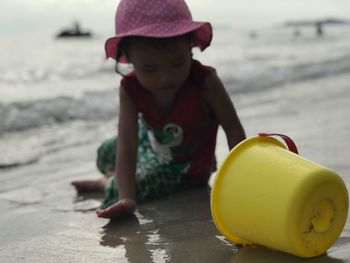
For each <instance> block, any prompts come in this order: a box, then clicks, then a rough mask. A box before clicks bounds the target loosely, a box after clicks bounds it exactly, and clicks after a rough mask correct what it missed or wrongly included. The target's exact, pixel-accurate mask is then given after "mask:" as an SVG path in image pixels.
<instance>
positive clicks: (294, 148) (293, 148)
mask: <svg viewBox="0 0 350 263" xmlns="http://www.w3.org/2000/svg"><path fill="white" fill-rule="evenodd" d="M258 135H259V136H262V137H270V136H278V137H281V138H282V139H283V140H284V142H285V143H286V144H287V147H288V150H289V151H291V152H293V153H296V154H299V152H298V148H297V146H296V145H295V143H294V142H293V140H292V139H291V138H289V137H288V136H287V135H284V134H280V133H265V132H260V133H258Z"/></svg>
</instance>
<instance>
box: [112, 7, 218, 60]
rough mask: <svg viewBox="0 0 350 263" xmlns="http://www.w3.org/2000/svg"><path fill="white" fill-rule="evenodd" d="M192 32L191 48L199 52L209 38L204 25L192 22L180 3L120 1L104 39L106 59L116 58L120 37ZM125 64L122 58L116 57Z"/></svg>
mask: <svg viewBox="0 0 350 263" xmlns="http://www.w3.org/2000/svg"><path fill="white" fill-rule="evenodd" d="M190 32H192V33H193V35H192V47H199V48H200V49H201V50H202V51H203V50H204V49H205V48H206V47H208V46H209V45H210V42H211V40H212V37H213V32H212V27H211V25H210V23H208V22H196V21H193V20H192V15H191V12H190V10H189V9H188V6H187V4H186V3H185V2H184V0H121V1H120V3H119V6H118V8H117V11H116V14H115V34H116V35H115V36H114V37H111V38H109V39H107V41H106V43H105V52H106V57H107V58H113V59H116V55H117V51H118V48H119V43H120V41H121V39H122V38H123V37H127V36H141V37H154V38H167V37H175V36H180V35H184V34H186V33H190ZM119 62H122V63H126V62H127V59H126V57H125V56H122V57H121V58H120V61H119Z"/></svg>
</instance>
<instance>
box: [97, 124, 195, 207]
mask: <svg viewBox="0 0 350 263" xmlns="http://www.w3.org/2000/svg"><path fill="white" fill-rule="evenodd" d="M116 149H117V137H112V138H110V139H108V140H106V141H104V142H103V143H102V144H101V146H100V147H99V148H98V150H97V161H96V164H97V168H98V169H99V171H100V172H101V173H103V174H104V175H106V176H108V175H110V174H115V171H116V170H117V169H118V167H116V165H115V160H116ZM189 166H190V163H174V162H164V161H162V158H159V156H158V155H157V153H156V152H155V151H154V150H153V148H152V146H151V143H150V141H149V139H148V135H147V131H146V128H145V127H144V125H143V123H142V122H140V123H139V145H138V149H137V157H136V175H135V178H136V179H135V190H136V200H137V202H138V203H142V202H145V201H148V200H152V199H155V198H158V197H161V196H165V195H167V194H170V193H173V192H176V191H179V190H184V189H186V188H187V187H188V184H187V182H186V176H185V172H186V171H187V169H188V167H189ZM117 184H118V182H117V180H116V176H112V177H111V179H110V180H109V183H108V185H107V187H106V193H105V198H104V200H103V201H102V204H101V208H106V207H108V206H110V205H111V204H113V203H115V202H117V201H118V187H117Z"/></svg>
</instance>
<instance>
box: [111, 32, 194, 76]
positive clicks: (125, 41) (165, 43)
mask: <svg viewBox="0 0 350 263" xmlns="http://www.w3.org/2000/svg"><path fill="white" fill-rule="evenodd" d="M182 39H187V40H188V43H189V45H190V47H191V48H192V47H193V45H192V43H191V40H192V32H190V33H187V34H184V35H180V36H175V37H167V38H155V37H141V36H129V37H124V38H122V39H121V41H120V42H119V48H118V50H117V54H116V57H115V60H116V64H115V72H116V73H118V74H119V75H121V76H122V77H127V75H125V74H123V73H122V72H121V70H120V67H119V64H120V63H119V60H120V58H121V57H123V56H125V57H126V58H127V59H128V58H129V57H128V49H129V46H130V43H131V41H135V40H140V41H144V42H146V43H147V44H150V45H151V46H153V47H155V48H157V49H163V50H169V51H171V48H170V45H171V44H173V43H176V42H177V41H179V40H182Z"/></svg>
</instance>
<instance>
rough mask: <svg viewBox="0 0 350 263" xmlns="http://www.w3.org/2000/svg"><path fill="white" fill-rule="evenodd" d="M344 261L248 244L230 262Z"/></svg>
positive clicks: (317, 262) (298, 262)
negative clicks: (308, 257)
mask: <svg viewBox="0 0 350 263" xmlns="http://www.w3.org/2000/svg"><path fill="white" fill-rule="evenodd" d="M306 261H307V262H308V263H345V261H343V260H342V259H336V258H332V257H330V256H328V255H321V256H319V257H315V258H310V259H304V258H299V257H296V256H293V255H289V254H286V253H283V252H280V251H276V250H272V249H269V248H265V247H261V246H248V247H242V248H241V249H239V250H238V251H237V252H236V253H235V255H234V256H233V257H232V258H231V260H230V261H229V262H230V263H282V262H283V263H303V262H304V263H305V262H306Z"/></svg>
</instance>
